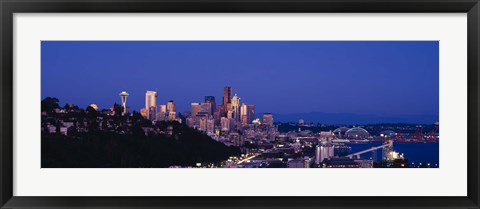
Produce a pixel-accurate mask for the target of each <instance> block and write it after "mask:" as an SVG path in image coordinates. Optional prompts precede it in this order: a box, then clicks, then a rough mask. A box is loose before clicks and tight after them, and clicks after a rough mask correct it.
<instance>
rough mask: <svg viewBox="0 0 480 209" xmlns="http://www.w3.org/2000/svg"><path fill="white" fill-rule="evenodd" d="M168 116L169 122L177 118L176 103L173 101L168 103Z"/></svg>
mask: <svg viewBox="0 0 480 209" xmlns="http://www.w3.org/2000/svg"><path fill="white" fill-rule="evenodd" d="M167 115H168V120H169V121H174V120H175V119H176V118H177V112H176V107H175V102H174V101H173V100H170V101H168V103H167Z"/></svg>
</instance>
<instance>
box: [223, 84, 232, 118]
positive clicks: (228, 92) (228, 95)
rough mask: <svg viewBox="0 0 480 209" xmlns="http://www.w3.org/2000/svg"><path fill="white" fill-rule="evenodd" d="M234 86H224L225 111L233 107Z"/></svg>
mask: <svg viewBox="0 0 480 209" xmlns="http://www.w3.org/2000/svg"><path fill="white" fill-rule="evenodd" d="M231 103H232V87H230V86H225V87H224V88H223V106H224V107H225V113H226V112H227V111H229V110H230V109H232V105H231Z"/></svg>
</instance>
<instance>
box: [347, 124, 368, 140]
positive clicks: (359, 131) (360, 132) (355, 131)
mask: <svg viewBox="0 0 480 209" xmlns="http://www.w3.org/2000/svg"><path fill="white" fill-rule="evenodd" d="M345 136H346V137H347V138H360V139H361V138H368V137H369V136H370V134H369V133H368V131H367V130H365V129H363V128H360V127H353V128H351V129H348V131H347V132H345Z"/></svg>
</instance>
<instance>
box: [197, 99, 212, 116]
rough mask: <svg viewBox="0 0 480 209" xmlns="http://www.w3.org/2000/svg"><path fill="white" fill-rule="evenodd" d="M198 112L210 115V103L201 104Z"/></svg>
mask: <svg viewBox="0 0 480 209" xmlns="http://www.w3.org/2000/svg"><path fill="white" fill-rule="evenodd" d="M200 111H201V112H203V113H207V114H208V115H212V103H206V102H205V103H202V104H200Z"/></svg>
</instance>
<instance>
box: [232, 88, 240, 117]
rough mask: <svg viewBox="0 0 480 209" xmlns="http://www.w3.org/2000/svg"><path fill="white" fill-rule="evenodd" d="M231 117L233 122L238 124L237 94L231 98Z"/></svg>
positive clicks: (238, 98)
mask: <svg viewBox="0 0 480 209" xmlns="http://www.w3.org/2000/svg"><path fill="white" fill-rule="evenodd" d="M232 117H233V119H234V120H235V122H240V97H238V96H237V94H235V96H233V98H232Z"/></svg>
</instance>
